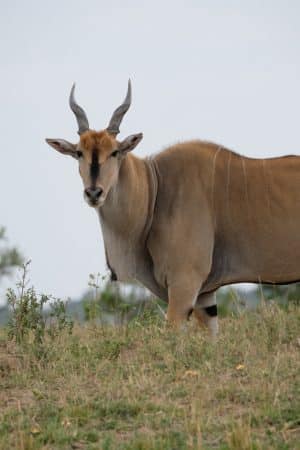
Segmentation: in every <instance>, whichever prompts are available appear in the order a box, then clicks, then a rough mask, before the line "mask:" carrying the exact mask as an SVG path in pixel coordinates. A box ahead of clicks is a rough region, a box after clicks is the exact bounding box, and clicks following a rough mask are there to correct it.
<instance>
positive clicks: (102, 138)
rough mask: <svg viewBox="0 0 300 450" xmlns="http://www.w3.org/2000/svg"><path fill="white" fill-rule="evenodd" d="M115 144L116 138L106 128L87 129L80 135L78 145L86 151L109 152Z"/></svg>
mask: <svg viewBox="0 0 300 450" xmlns="http://www.w3.org/2000/svg"><path fill="white" fill-rule="evenodd" d="M115 146H116V139H115V138H114V137H113V136H112V135H111V134H109V133H108V132H107V131H106V130H102V131H94V130H88V131H85V132H84V133H82V134H81V136H80V147H81V148H82V149H84V150H87V151H90V152H91V151H93V150H95V149H97V150H98V151H103V152H110V151H111V150H112V149H113V148H115Z"/></svg>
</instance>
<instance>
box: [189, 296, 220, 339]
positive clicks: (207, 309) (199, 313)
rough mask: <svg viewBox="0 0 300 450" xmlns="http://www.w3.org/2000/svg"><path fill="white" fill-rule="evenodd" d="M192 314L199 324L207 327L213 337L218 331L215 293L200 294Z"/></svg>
mask: <svg viewBox="0 0 300 450" xmlns="http://www.w3.org/2000/svg"><path fill="white" fill-rule="evenodd" d="M194 315H195V317H196V318H197V320H198V323H199V325H201V326H203V325H204V326H205V327H207V328H208V330H209V332H210V334H211V336H213V337H215V336H216V335H217V334H218V331H219V324H218V310H217V302H216V293H215V292H211V293H209V294H200V295H199V296H198V298H197V301H196V303H195V306H194Z"/></svg>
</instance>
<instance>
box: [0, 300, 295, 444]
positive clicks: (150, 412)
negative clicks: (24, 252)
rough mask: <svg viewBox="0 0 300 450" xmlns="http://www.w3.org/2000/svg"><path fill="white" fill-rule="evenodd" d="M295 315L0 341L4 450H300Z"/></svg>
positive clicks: (273, 312) (264, 312) (1, 337)
mask: <svg viewBox="0 0 300 450" xmlns="http://www.w3.org/2000/svg"><path fill="white" fill-rule="evenodd" d="M299 325H300V310H299V307H298V308H297V307H295V306H290V307H289V308H287V309H285V310H284V309H282V308H279V307H278V306H276V305H271V306H268V307H267V306H264V305H262V306H261V308H260V309H259V310H258V311H255V312H248V313H241V314H240V315H239V317H227V318H224V319H222V320H221V324H220V328H221V332H220V336H219V338H218V340H217V341H216V342H211V341H210V339H209V337H208V336H206V334H205V333H204V332H203V331H199V330H198V329H197V327H196V324H195V323H193V321H191V322H190V323H189V326H188V328H187V330H185V331H183V332H174V331H172V330H170V329H169V328H168V327H166V326H165V324H164V323H162V322H160V321H159V320H158V319H153V320H150V319H144V320H142V319H140V320H139V321H137V322H134V323H131V324H130V325H128V326H126V327H121V328H113V327H100V326H96V325H92V324H89V325H86V326H79V325H77V326H75V329H74V333H73V335H71V336H70V335H68V334H67V333H66V334H62V335H61V336H59V337H58V338H57V340H56V341H55V343H54V344H53V343H51V342H50V341H49V343H45V344H44V345H45V346H46V348H45V352H43V356H42V357H41V356H39V357H37V353H36V352H35V351H34V344H31V345H26V346H18V345H16V344H15V343H13V342H11V341H9V340H8V338H7V334H6V331H5V330H2V331H1V332H0V420H1V421H0V449H1V450H2V449H3V450H8V449H16V450H19V449H20V450H29V449H44V450H46V449H55V450H59V449H97V450H98V449H101V450H115V449H116V450H168V449H174V450H177V449H178V450H186V449H221V450H229V449H234V450H250V449H251V450H256V449H257V450H258V449H260V450H268V449H270V450H273V449H281V450H285V449H300V445H299V442H300V379H299V378H300V377H299V374H300V356H299V354H300V333H299V330H300V326H299Z"/></svg>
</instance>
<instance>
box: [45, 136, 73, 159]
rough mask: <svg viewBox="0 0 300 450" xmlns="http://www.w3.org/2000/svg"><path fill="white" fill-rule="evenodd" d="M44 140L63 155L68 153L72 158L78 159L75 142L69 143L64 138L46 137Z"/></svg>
mask: <svg viewBox="0 0 300 450" xmlns="http://www.w3.org/2000/svg"><path fill="white" fill-rule="evenodd" d="M46 142H47V144H49V145H50V146H51V147H53V148H55V150H57V151H58V152H60V153H62V154H63V155H70V156H73V158H76V159H78V154H77V150H76V145H75V144H71V142H68V141H65V140H64V139H46Z"/></svg>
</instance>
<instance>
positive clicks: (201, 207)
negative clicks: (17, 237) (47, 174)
mask: <svg viewBox="0 0 300 450" xmlns="http://www.w3.org/2000/svg"><path fill="white" fill-rule="evenodd" d="M136 136H138V137H136ZM133 137H134V139H130V138H131V137H129V138H127V140H126V139H125V140H124V141H123V143H122V145H123V146H122V151H123V153H122V156H120V157H118V158H114V157H110V156H111V153H112V152H113V151H114V150H115V149H119V148H121V143H119V142H118V141H116V139H115V138H114V137H113V136H111V135H109V133H107V131H100V132H96V131H87V132H85V133H83V134H82V135H81V137H80V142H79V144H78V145H77V146H76V148H77V149H78V150H81V151H82V152H83V153H84V157H83V158H80V159H79V170H80V173H81V176H82V179H83V183H84V186H85V188H88V187H89V186H90V185H91V180H90V177H91V175H90V163H91V158H92V154H93V152H94V150H97V153H98V162H99V163H100V165H101V168H100V170H99V176H98V177H97V180H96V184H95V186H96V188H97V187H101V189H103V195H102V197H101V198H102V200H101V205H99V207H98V208H97V211H98V214H99V218H100V222H101V227H102V231H103V237H104V244H105V249H106V255H107V258H108V263H109V265H110V266H111V268H112V269H113V271H114V272H115V273H116V275H117V277H118V278H119V279H128V278H131V279H136V280H138V281H139V282H141V283H143V284H144V285H145V286H146V287H148V288H149V289H150V290H151V291H152V292H153V293H154V294H155V295H157V296H159V297H160V298H162V299H164V300H166V301H168V302H169V305H168V312H167V317H168V320H169V321H170V322H172V323H174V324H176V325H180V324H181V323H182V322H183V321H184V320H185V319H186V318H187V317H188V316H189V314H190V312H191V311H192V310H193V309H194V308H195V309H196V315H197V317H198V318H199V319H200V318H201V319H204V321H205V323H206V325H207V326H208V328H209V329H211V332H212V334H215V333H216V332H217V329H218V324H217V318H216V317H209V315H208V314H206V313H205V308H206V307H208V306H212V305H214V304H215V296H214V291H216V289H218V288H219V287H220V286H224V285H226V284H231V283H240V282H253V283H258V282H270V283H289V282H294V281H297V280H300V266H299V260H300V233H299V228H300V157H296V156H289V157H285V158H271V159H251V158H246V157H243V156H241V155H238V154H236V153H234V152H231V151H230V150H227V149H225V148H224V147H222V146H219V145H217V144H212V143H208V142H202V141H191V142H185V143H182V144H177V145H174V146H172V147H170V148H168V149H166V150H164V151H162V152H161V153H159V154H157V155H156V156H154V157H153V158H150V159H148V158H146V159H140V158H137V157H135V156H134V155H132V154H127V152H128V151H130V150H132V148H134V146H135V142H136V139H138V142H139V140H140V139H141V135H133ZM47 142H48V143H49V144H50V145H51V146H52V147H54V148H56V149H57V150H58V151H60V152H61V153H66V154H71V156H74V157H76V152H75V148H74V149H73V146H72V144H70V143H67V142H64V141H57V140H48V141H47ZM128 142H129V144H128ZM124 143H125V144H124ZM127 144H128V145H127ZM124 145H125V146H124ZM126 145H127V148H126ZM124 148H125V150H124Z"/></svg>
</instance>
